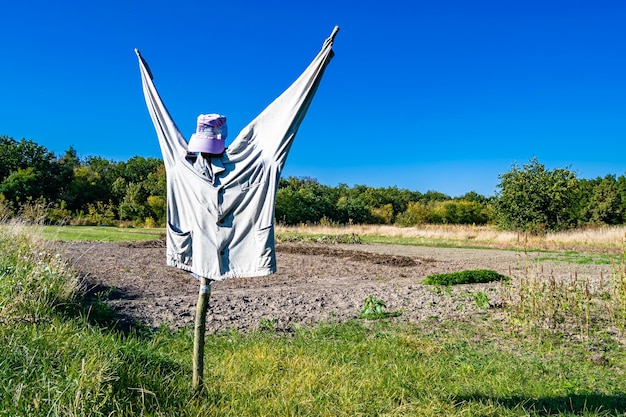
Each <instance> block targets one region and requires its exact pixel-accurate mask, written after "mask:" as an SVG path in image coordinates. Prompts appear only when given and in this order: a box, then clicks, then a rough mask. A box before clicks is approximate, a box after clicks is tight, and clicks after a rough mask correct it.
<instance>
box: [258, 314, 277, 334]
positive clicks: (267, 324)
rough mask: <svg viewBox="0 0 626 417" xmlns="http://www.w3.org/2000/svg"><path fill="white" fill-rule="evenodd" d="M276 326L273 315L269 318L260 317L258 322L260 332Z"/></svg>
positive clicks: (268, 330)
mask: <svg viewBox="0 0 626 417" xmlns="http://www.w3.org/2000/svg"><path fill="white" fill-rule="evenodd" d="M275 328H276V319H275V318H273V317H270V318H266V317H264V318H262V319H261V322H260V323H259V330H260V331H262V332H271V331H274V329H275Z"/></svg>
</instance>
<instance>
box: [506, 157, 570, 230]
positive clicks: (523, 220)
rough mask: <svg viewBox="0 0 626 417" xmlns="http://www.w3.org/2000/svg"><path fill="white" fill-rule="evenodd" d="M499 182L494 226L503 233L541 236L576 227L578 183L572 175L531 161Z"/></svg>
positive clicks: (513, 167)
mask: <svg viewBox="0 0 626 417" xmlns="http://www.w3.org/2000/svg"><path fill="white" fill-rule="evenodd" d="M499 179H500V183H499V184H498V188H499V189H500V192H499V195H498V201H497V205H496V209H497V222H498V225H499V226H500V227H502V228H503V229H507V230H518V231H526V232H531V233H543V232H546V231H554V230H562V229H566V228H569V227H572V226H574V225H575V224H576V213H575V208H576V204H575V199H574V198H573V197H574V196H575V195H576V191H577V189H578V181H577V179H576V175H575V174H574V173H573V172H572V171H569V170H567V169H555V170H552V171H550V170H548V169H546V167H545V166H544V165H543V164H540V163H539V161H538V160H537V158H536V157H534V158H533V159H532V160H530V161H529V163H528V164H524V165H523V167H521V168H520V167H519V166H518V165H517V164H514V165H513V166H512V168H511V171H509V172H507V173H505V174H501V175H500V176H499Z"/></svg>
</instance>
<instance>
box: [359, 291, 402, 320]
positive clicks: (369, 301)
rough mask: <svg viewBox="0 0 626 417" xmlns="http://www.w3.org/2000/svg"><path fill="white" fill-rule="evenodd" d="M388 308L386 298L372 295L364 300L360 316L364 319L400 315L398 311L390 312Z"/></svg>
mask: <svg viewBox="0 0 626 417" xmlns="http://www.w3.org/2000/svg"><path fill="white" fill-rule="evenodd" d="M386 310H387V304H386V303H385V300H382V299H380V298H376V297H374V296H373V295H370V296H369V297H367V298H366V299H365V300H363V308H362V309H361V314H360V315H359V317H360V318H362V319H368V320H377V319H385V318H387V317H397V316H399V315H400V313H398V312H394V313H390V312H388V311H386Z"/></svg>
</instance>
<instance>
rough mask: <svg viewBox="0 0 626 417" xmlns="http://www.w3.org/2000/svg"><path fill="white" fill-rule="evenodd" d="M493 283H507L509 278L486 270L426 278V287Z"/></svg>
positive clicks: (434, 275)
mask: <svg viewBox="0 0 626 417" xmlns="http://www.w3.org/2000/svg"><path fill="white" fill-rule="evenodd" d="M493 281H509V277H507V276H505V275H502V274H499V273H497V272H496V271H492V270H488V269H471V270H466V271H460V272H450V273H447V274H432V275H429V276H427V277H426V279H425V280H424V282H423V283H424V284H427V285H446V286H447V285H459V284H478V283H485V282H493Z"/></svg>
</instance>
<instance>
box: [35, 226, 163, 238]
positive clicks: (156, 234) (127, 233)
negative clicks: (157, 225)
mask: <svg viewBox="0 0 626 417" xmlns="http://www.w3.org/2000/svg"><path fill="white" fill-rule="evenodd" d="M40 227H41V234H42V236H43V237H44V238H45V239H50V240H90V241H91V240H93V241H102V242H125V241H133V240H157V239H161V238H162V236H163V235H164V233H165V229H143V228H137V229H132V228H123V227H109V226H40Z"/></svg>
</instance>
